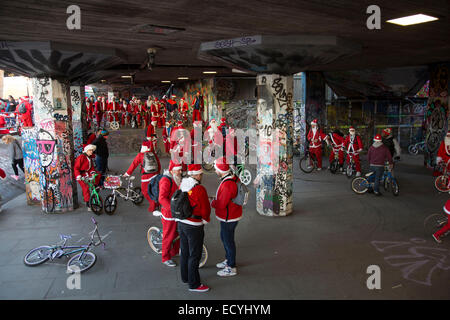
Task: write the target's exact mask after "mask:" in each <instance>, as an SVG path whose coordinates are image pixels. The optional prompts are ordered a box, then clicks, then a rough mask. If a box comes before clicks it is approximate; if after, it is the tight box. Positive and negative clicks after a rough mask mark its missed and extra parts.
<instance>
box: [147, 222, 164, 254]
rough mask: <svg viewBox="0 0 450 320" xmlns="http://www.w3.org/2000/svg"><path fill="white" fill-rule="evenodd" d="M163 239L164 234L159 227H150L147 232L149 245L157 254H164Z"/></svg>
mask: <svg viewBox="0 0 450 320" xmlns="http://www.w3.org/2000/svg"><path fill="white" fill-rule="evenodd" d="M162 237H163V233H162V231H161V230H159V228H158V227H150V229H148V231H147V241H148V244H149V245H150V248H152V250H153V251H155V252H156V253H157V254H161V252H162Z"/></svg>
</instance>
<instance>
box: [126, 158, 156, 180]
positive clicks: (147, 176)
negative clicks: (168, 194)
mask: <svg viewBox="0 0 450 320" xmlns="http://www.w3.org/2000/svg"><path fill="white" fill-rule="evenodd" d="M147 152H153V151H147ZM153 154H154V155H155V158H156V161H157V162H158V171H157V172H154V173H146V174H145V173H144V152H139V153H138V154H137V155H136V157H135V158H134V160H133V162H132V163H131V165H130V167H129V168H128V170H127V174H128V175H130V176H131V175H132V174H133V171H134V170H135V169H136V168H137V166H139V165H140V166H141V173H142V176H141V182H148V181H150V180H151V178H152V177H153V176H155V175H157V174H159V173H160V172H161V163H160V162H159V158H158V156H157V155H156V154H155V153H154V152H153Z"/></svg>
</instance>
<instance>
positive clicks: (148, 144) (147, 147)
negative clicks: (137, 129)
mask: <svg viewBox="0 0 450 320" xmlns="http://www.w3.org/2000/svg"><path fill="white" fill-rule="evenodd" d="M147 139H150V137H147ZM152 147H153V144H152V143H151V142H150V141H144V142H142V147H141V152H142V153H144V152H147V151H150V149H151V148H152Z"/></svg>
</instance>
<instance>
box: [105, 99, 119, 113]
mask: <svg viewBox="0 0 450 320" xmlns="http://www.w3.org/2000/svg"><path fill="white" fill-rule="evenodd" d="M108 111H120V105H119V103H118V102H115V101H113V102H110V103H109V104H108Z"/></svg>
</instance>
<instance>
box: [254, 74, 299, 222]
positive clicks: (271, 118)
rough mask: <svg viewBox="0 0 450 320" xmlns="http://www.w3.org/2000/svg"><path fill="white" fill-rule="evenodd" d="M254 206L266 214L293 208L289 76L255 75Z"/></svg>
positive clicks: (291, 115)
mask: <svg viewBox="0 0 450 320" xmlns="http://www.w3.org/2000/svg"><path fill="white" fill-rule="evenodd" d="M256 85H257V91H258V98H257V99H258V100H257V119H258V121H257V122H258V125H257V130H258V133H259V141H258V147H257V152H258V153H257V177H256V179H255V180H256V181H255V184H256V186H257V189H256V210H257V211H258V213H259V214H261V215H265V216H286V215H289V214H290V213H291V212H292V179H293V175H292V163H293V161H292V160H293V158H292V156H293V106H292V91H293V78H292V76H287V77H286V76H279V75H273V74H272V75H258V77H257V78H256Z"/></svg>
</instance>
